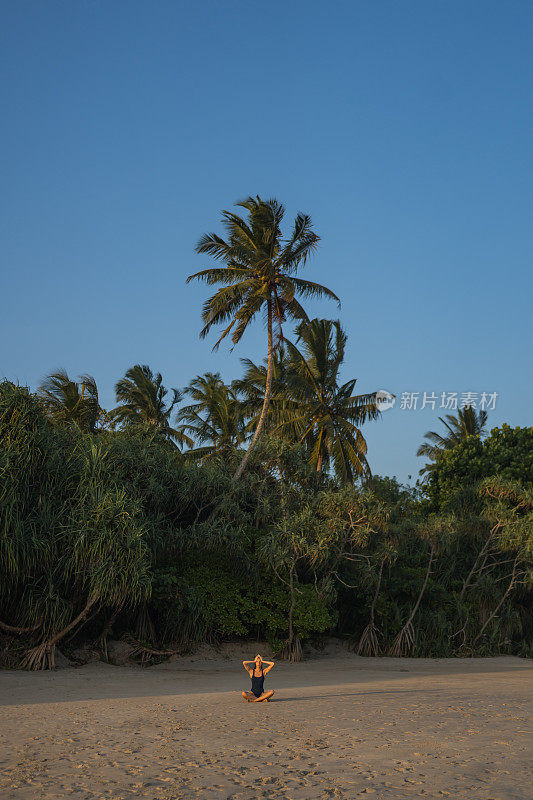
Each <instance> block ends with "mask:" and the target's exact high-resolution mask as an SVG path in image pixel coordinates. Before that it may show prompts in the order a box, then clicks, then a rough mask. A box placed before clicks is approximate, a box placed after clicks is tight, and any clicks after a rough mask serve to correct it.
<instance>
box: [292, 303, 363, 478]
mask: <svg viewBox="0 0 533 800" xmlns="http://www.w3.org/2000/svg"><path fill="white" fill-rule="evenodd" d="M297 334H298V342H299V348H298V347H296V346H295V345H294V344H292V343H291V342H287V347H288V353H289V356H290V359H291V367H290V369H289V370H288V393H289V397H290V398H291V400H292V402H293V407H292V408H291V409H290V410H289V412H288V414H287V419H286V423H285V427H287V426H288V427H289V428H290V429H291V430H294V429H295V427H296V428H297V429H298V432H299V437H300V440H301V441H304V442H306V444H307V447H308V452H309V460H310V463H311V465H312V466H313V467H314V468H315V469H316V470H317V471H318V472H320V471H321V470H322V469H325V468H328V467H332V468H333V470H334V472H335V475H336V476H337V478H338V480H339V481H340V482H341V483H343V484H346V483H351V482H352V481H353V480H354V477H356V476H364V477H369V476H370V474H371V473H370V467H369V465H368V462H367V459H366V452H367V446H366V441H365V439H364V436H363V434H362V433H361V430H360V428H359V426H360V425H362V424H363V423H364V422H366V421H368V420H373V419H377V418H378V417H379V411H378V408H377V405H376V401H375V397H376V395H375V392H372V393H369V394H361V395H355V394H354V387H355V384H356V382H357V379H356V378H352V379H351V380H349V381H347V382H346V383H343V384H341V385H339V371H340V367H341V365H342V363H343V360H344V352H345V347H346V339H347V337H346V333H345V332H344V330H343V329H342V327H341V324H340V322H338V321H332V320H327V319H313V320H311V321H310V322H304V323H301V324H300V325H299V326H298V328H297Z"/></svg>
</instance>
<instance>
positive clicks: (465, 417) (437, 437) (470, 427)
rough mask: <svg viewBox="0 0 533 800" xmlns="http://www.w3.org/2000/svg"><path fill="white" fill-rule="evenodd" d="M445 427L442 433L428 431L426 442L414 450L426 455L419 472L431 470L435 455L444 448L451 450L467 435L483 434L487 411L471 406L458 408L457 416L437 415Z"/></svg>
mask: <svg viewBox="0 0 533 800" xmlns="http://www.w3.org/2000/svg"><path fill="white" fill-rule="evenodd" d="M439 420H440V421H441V422H442V424H443V425H444V427H445V428H446V432H445V433H443V434H440V433H437V431H428V432H427V433H426V434H424V438H425V439H427V440H428V441H427V442H423V443H422V444H421V445H420V447H419V448H418V450H417V451H416V454H417V456H426V458H429V463H428V464H426V465H425V466H424V467H422V469H421V470H420V472H419V474H420V475H424V473H426V472H432V471H433V469H434V467H435V461H436V460H437V456H439V455H440V453H442V452H443V451H444V450H451V449H452V447H455V446H456V445H457V444H459V443H460V442H463V441H464V440H465V439H466V438H467V437H468V436H483V435H484V434H485V433H486V424H487V412H486V411H477V412H476V411H475V409H473V408H472V406H465V408H460V409H459V411H458V412H457V416H454V415H453V414H446V418H443V417H439Z"/></svg>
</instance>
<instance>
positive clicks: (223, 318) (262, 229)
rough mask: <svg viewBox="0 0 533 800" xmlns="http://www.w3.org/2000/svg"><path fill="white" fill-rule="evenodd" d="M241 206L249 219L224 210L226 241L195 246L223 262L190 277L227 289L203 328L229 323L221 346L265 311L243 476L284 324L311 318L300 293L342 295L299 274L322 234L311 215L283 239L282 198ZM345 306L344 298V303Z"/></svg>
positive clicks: (215, 299) (213, 238)
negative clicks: (260, 387) (263, 356)
mask: <svg viewBox="0 0 533 800" xmlns="http://www.w3.org/2000/svg"><path fill="white" fill-rule="evenodd" d="M238 206H240V207H241V208H244V209H245V210H246V211H247V212H248V217H247V219H246V220H244V219H243V218H242V217H239V216H238V215H237V214H235V213H232V212H230V211H223V212H222V217H223V222H224V225H225V227H226V230H227V233H228V237H227V241H226V240H225V239H223V238H222V237H220V236H218V235H217V234H215V233H208V234H205V235H204V236H202V238H201V239H200V241H199V243H198V246H197V248H196V250H197V252H198V253H206V254H207V255H210V256H212V257H213V258H215V259H216V260H217V261H221V262H223V263H224V266H223V267H210V268H208V269H204V270H202V271H201V272H197V273H195V274H194V275H190V276H189V277H188V278H187V282H189V281H191V280H193V278H197V279H199V280H203V281H205V282H206V283H207V284H208V285H210V286H213V285H216V284H222V288H220V289H218V291H217V292H216V293H215V294H214V295H213V296H212V297H210V298H209V299H208V300H207V301H206V303H205V304H204V308H203V312H202V319H203V322H204V327H203V328H202V331H201V333H200V336H201V337H202V338H203V337H205V336H207V334H208V333H209V331H210V329H211V327H212V326H213V325H219V324H225V323H229V324H228V325H227V326H226V327H225V328H224V330H223V331H222V334H221V335H220V337H219V339H218V340H217V342H216V343H215V347H214V348H213V349H216V348H217V347H218V345H219V344H220V342H221V341H222V339H224V338H225V337H226V336H227V335H228V334H229V333H230V332H232V333H231V338H232V341H233V344H234V345H236V344H237V343H238V342H239V341H240V339H241V338H242V336H243V334H244V332H245V330H246V329H247V327H248V325H249V324H250V323H251V322H252V320H253V319H254V318H255V316H256V315H257V314H258V312H260V311H262V310H264V311H265V314H266V326H267V379H266V385H265V395H264V398H263V407H262V410H261V414H260V416H259V420H258V423H257V427H256V429H255V433H254V435H253V438H252V441H251V442H250V445H249V447H248V450H247V452H246V454H245V455H244V458H243V459H242V461H241V463H240V465H239V467H238V469H237V471H236V473H235V478H239V477H240V476H241V474H242V472H243V470H244V468H245V466H246V464H247V462H248V459H249V458H250V455H251V453H252V450H253V448H254V446H255V444H256V442H257V440H258V438H259V436H260V434H261V431H262V429H263V426H264V424H265V419H266V415H267V411H268V406H269V402H270V393H271V385H272V369H273V361H274V352H275V350H276V349H277V348H278V347H279V345H280V343H281V341H282V338H283V331H282V324H283V322H284V321H285V320H286V319H287V318H290V319H293V320H299V321H300V320H306V319H307V314H306V313H305V311H304V309H303V308H302V306H301V305H300V303H299V302H298V301H297V299H296V297H297V296H300V297H304V298H309V297H312V298H316V297H324V296H326V297H331V298H333V299H334V300H337V302H339V299H338V297H337V296H336V295H335V294H334V293H333V292H331V291H330V290H329V289H326V288H325V287H324V286H321V285H320V284H318V283H313V282H311V281H306V280H303V279H301V278H297V277H296V272H297V271H298V268H299V267H301V266H303V265H304V264H305V263H306V261H307V259H308V258H309V256H310V255H311V254H312V253H313V252H314V251H315V250H316V247H317V245H318V241H319V237H318V236H317V234H316V233H315V232H314V231H313V229H312V224H311V218H310V217H309V216H308V215H307V214H298V215H297V217H296V219H295V221H294V226H293V229H292V233H290V235H289V236H288V237H287V238H282V233H281V223H282V221H283V217H284V214H285V209H284V207H283V205H281V203H278V201H277V200H262V199H261V198H260V197H259V196H257V197H255V198H253V197H249V198H247V199H246V200H244V201H243V202H241V203H238ZM339 305H340V303H339Z"/></svg>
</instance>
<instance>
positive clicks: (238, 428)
mask: <svg viewBox="0 0 533 800" xmlns="http://www.w3.org/2000/svg"><path fill="white" fill-rule="evenodd" d="M185 394H186V395H188V396H189V397H190V398H191V399H192V400H193V401H194V402H193V403H191V404H190V405H188V406H183V407H182V408H181V409H180V412H179V414H178V417H177V419H178V422H180V423H181V425H180V428H179V430H180V431H182V432H183V434H186V435H188V434H190V435H191V436H192V437H193V439H194V440H195V441H196V442H198V443H199V444H200V445H202V446H201V447H198V448H196V449H195V450H192V451H189V452H190V454H191V455H193V456H194V457H198V458H205V457H207V456H210V455H214V454H215V453H221V452H227V451H228V450H232V449H233V448H235V447H239V445H241V444H242V443H243V442H244V440H245V437H246V431H245V427H246V426H245V418H244V415H243V409H242V407H241V404H240V402H239V399H238V397H237V394H236V393H235V391H234V390H233V389H232V388H231V387H230V386H227V385H226V384H225V383H224V381H223V380H222V378H221V377H220V374H219V373H218V372H217V373H212V372H206V373H205V375H197V376H196V378H194V379H193V380H192V381H191V382H190V384H189V385H188V386H187V388H186V389H185ZM206 442H207V443H208V444H207V445H206Z"/></svg>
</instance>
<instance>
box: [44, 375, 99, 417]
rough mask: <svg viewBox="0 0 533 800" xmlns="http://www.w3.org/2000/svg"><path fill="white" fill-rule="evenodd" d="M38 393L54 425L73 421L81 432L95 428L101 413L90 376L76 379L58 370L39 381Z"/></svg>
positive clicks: (96, 390)
mask: <svg viewBox="0 0 533 800" xmlns="http://www.w3.org/2000/svg"><path fill="white" fill-rule="evenodd" d="M37 396H38V398H39V400H40V402H41V405H42V406H43V408H44V410H45V412H46V414H47V416H48V417H49V418H50V420H51V421H52V422H53V423H54V424H58V425H59V424H62V423H65V422H74V423H75V424H76V425H78V427H79V428H80V429H81V430H82V431H94V430H95V428H96V424H97V422H98V419H99V417H100V415H101V414H102V409H101V408H100V405H99V403H98V388H97V386H96V381H95V379H94V378H93V377H92V375H80V376H79V381H78V382H76V381H72V380H70V378H69V376H68V374H67V372H66V371H65V370H64V369H58V370H57V371H56V372H52V373H51V375H48V377H47V378H45V379H44V380H43V381H42V383H41V384H40V386H39V389H38V390H37Z"/></svg>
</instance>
